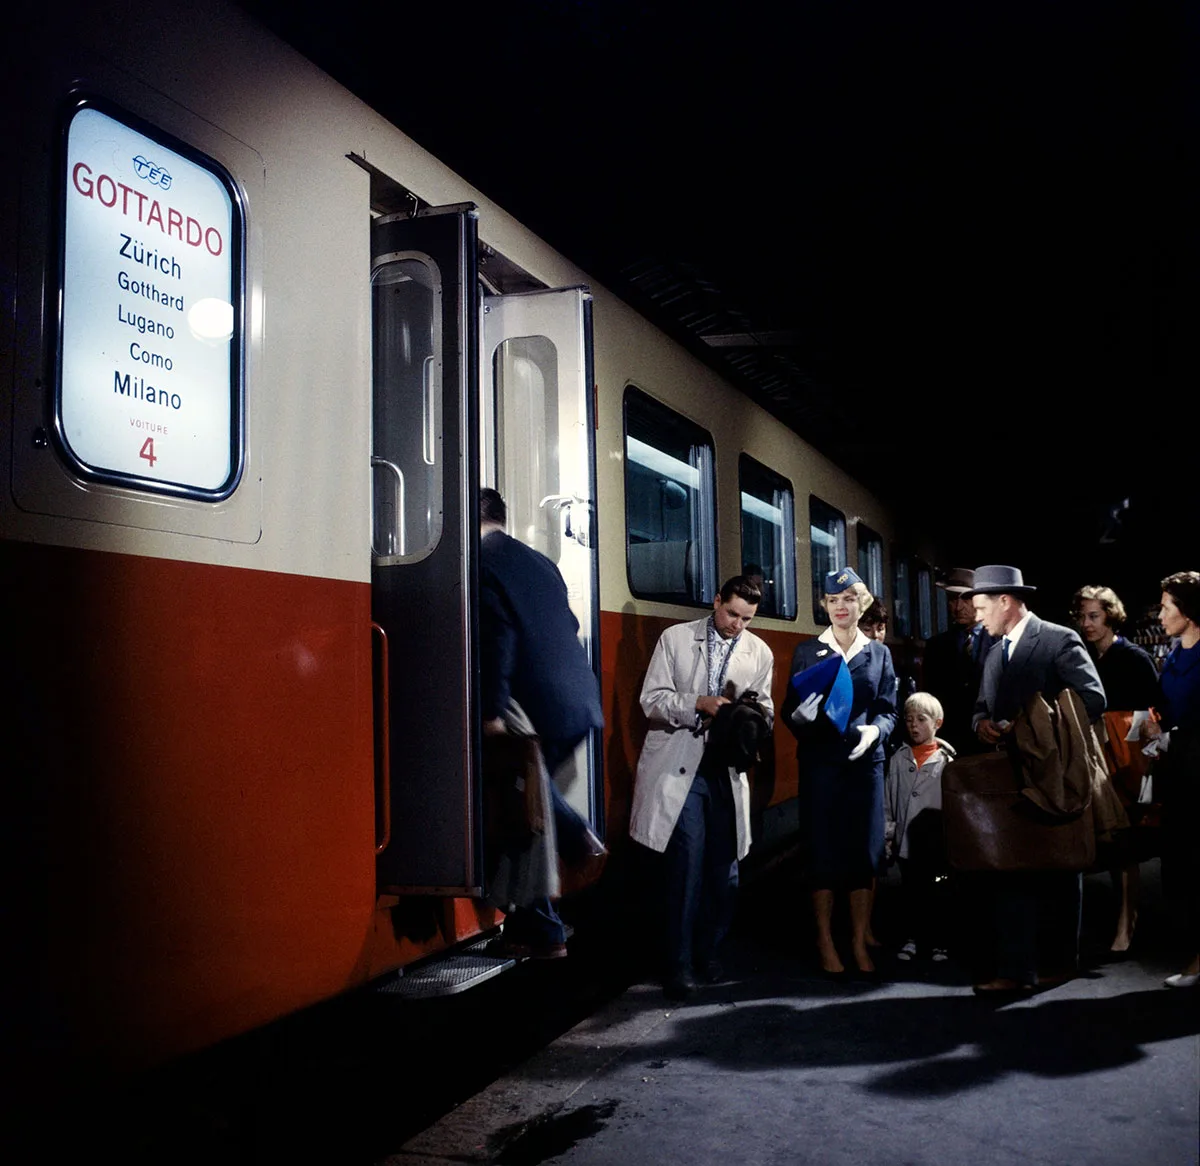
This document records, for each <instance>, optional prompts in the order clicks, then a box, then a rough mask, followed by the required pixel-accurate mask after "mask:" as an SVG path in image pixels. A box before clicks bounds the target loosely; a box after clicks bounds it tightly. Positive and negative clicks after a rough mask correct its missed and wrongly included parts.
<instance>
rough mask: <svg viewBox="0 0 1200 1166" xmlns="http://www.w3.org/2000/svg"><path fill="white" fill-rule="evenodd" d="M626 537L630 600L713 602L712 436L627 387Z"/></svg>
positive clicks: (713, 480)
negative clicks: (633, 598) (631, 597)
mask: <svg viewBox="0 0 1200 1166" xmlns="http://www.w3.org/2000/svg"><path fill="white" fill-rule="evenodd" d="M625 531H626V557H627V565H628V570H629V589H630V590H631V591H632V592H633V593H634V595H637V596H640V597H641V598H643V599H658V600H662V601H663V602H664V603H687V604H696V605H697V606H708V605H709V604H710V603H712V601H713V599H714V598H715V597H716V593H717V582H716V579H717V523H716V481H715V475H714V472H713V443H712V437H711V436H710V435H709V434H708V432H707V431H705V430H703V429H701V428H700V426H698V425H696V424H694V423H693V422H691V421H688V420H687V419H686V418H685V417H681V416H680V415H679V414H678V413H676V412H675V411H674V410H672V409H668V408H667V407H666V406H665V405H661V404H659V402H657V401H655V400H653V399H652V398H650V397H647V396H646V395H645V394H644V393H642V392H641V391H639V390H638V389H635V388H632V387H630V388H629V389H627V390H626V393H625Z"/></svg>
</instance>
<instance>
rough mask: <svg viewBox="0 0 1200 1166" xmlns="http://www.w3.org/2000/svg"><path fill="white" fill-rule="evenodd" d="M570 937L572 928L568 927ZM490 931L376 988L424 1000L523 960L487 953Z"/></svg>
mask: <svg viewBox="0 0 1200 1166" xmlns="http://www.w3.org/2000/svg"><path fill="white" fill-rule="evenodd" d="M566 932H567V938H568V939H570V937H571V935H572V933H573V929H572V928H571V927H569V926H568V927H567V928H566ZM495 938H496V937H495V935H487V936H484V937H483V938H481V939H477V940H475V941H474V942H473V943H470V944H468V945H467V946H466V947H461V948H458V949H456V950H455V951H453V952H450V953H449V954H447V955H444V956H435V957H434V958H433V959H430V960H427V961H425V962H424V963H422V964H418V965H416V966H415V967H412V968H402V969H401V970H400V971H399V972H398V973H397V974H396V975H395V976H394V977H393V978H392V979H390V980H386V981H384V982H383V983H382V984H380V985H379V986H378V988H377V989H376V991H378V992H380V993H382V994H384V995H387V996H399V997H401V998H402V999H405V1000H424V999H427V998H429V997H434V996H453V995H454V994H455V993H456V992H465V991H466V990H467V989H468V988H477V987H478V986H479V985H480V984H483V983H485V982H486V981H488V980H490V979H493V978H494V977H495V976H498V975H500V973H501V972H507V971H508V970H509V969H510V968H515V967H516V966H517V964H520V963H524V962H525V959H524V957H514V956H509V955H505V956H497V955H489V954H488V953H487V950H486V949H487V946H488V944H489V943H491V942H492V940H493V939H495Z"/></svg>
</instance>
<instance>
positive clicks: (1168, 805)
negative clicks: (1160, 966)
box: [1154, 571, 1200, 988]
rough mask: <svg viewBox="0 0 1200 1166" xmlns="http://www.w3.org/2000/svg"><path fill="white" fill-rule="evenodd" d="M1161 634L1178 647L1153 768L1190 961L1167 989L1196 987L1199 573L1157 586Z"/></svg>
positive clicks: (1199, 948) (1169, 666) (1165, 683)
mask: <svg viewBox="0 0 1200 1166" xmlns="http://www.w3.org/2000/svg"><path fill="white" fill-rule="evenodd" d="M1158 619H1159V622H1160V623H1161V624H1162V626H1163V631H1164V632H1166V633H1167V635H1168V636H1170V637H1172V638H1173V639H1178V641H1179V642H1178V643H1177V644H1176V645H1175V647H1173V648H1172V649H1171V651H1170V654H1169V655H1168V656H1167V658H1166V660H1165V661H1164V663H1163V668H1162V677H1161V681H1162V691H1163V707H1162V709H1161V712H1162V720H1161V722H1160V724H1161V730H1162V732H1161V735H1160V739H1159V746H1160V748H1161V749H1162V750H1163V757H1164V760H1165V762H1166V764H1165V766H1163V767H1162V771H1160V768H1159V764H1156V765H1155V770H1154V780H1155V785H1158V784H1159V780H1160V776H1161V777H1163V778H1166V781H1165V782H1164V783H1163V784H1164V785H1165V789H1164V790H1163V794H1162V814H1163V886H1164V888H1165V889H1166V891H1167V893H1168V894H1169V895H1171V897H1172V898H1174V899H1176V900H1177V901H1178V903H1179V906H1180V907H1181V908H1182V912H1183V920H1184V928H1185V930H1184V936H1185V941H1186V944H1187V951H1188V953H1189V956H1190V959H1189V961H1188V964H1187V965H1186V967H1184V969H1183V971H1181V972H1176V973H1175V975H1173V976H1168V977H1167V978H1166V980H1165V983H1166V985H1167V987H1168V988H1195V987H1197V986H1200V879H1197V877H1196V823H1197V822H1200V571H1179V572H1177V573H1176V574H1174V575H1168V576H1167V577H1166V578H1165V579H1164V580H1163V581H1162V606H1161V608H1160V609H1159V613H1158Z"/></svg>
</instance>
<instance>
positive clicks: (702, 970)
mask: <svg viewBox="0 0 1200 1166" xmlns="http://www.w3.org/2000/svg"><path fill="white" fill-rule="evenodd" d="M696 979H698V980H699V981H701V983H704V984H719V983H720V982H721V981H722V980H723V979H725V969H724V967H722V965H721V961H720V960H719V959H710V960H705V961H704V962H703V963H702V964H700V966H699V967H697V968H696Z"/></svg>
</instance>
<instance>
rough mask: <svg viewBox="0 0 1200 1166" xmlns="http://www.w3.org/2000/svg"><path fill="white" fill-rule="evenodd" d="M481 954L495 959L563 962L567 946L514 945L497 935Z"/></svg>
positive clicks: (551, 944) (562, 944)
mask: <svg viewBox="0 0 1200 1166" xmlns="http://www.w3.org/2000/svg"><path fill="white" fill-rule="evenodd" d="M483 953H484V955H489V956H492V957H493V958H495V959H510V960H565V959H566V958H567V945H566V944H565V943H516V942H514V941H513V940H509V939H505V938H504V936H503V935H499V936H497V937H496V938H495V939H493V940H492V941H491V943H489V944H488V945H487V946H486V947H485V948H484V949H483Z"/></svg>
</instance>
